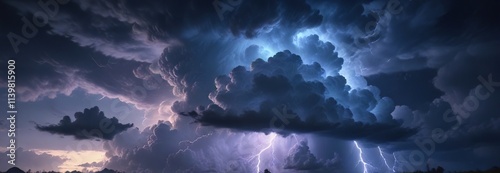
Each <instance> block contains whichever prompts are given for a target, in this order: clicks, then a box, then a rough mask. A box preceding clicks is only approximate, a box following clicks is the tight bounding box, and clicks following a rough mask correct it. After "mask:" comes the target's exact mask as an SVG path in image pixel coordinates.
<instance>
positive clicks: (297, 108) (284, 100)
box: [183, 51, 416, 143]
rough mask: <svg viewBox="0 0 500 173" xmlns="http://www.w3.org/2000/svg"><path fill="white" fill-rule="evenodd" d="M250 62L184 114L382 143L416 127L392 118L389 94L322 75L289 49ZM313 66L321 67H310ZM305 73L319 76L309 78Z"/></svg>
mask: <svg viewBox="0 0 500 173" xmlns="http://www.w3.org/2000/svg"><path fill="white" fill-rule="evenodd" d="M315 66H317V67H318V68H313V67H315ZM251 68H252V69H251V70H250V71H247V70H246V69H245V68H244V67H241V66H239V67H236V68H234V69H233V71H231V73H230V74H229V76H219V77H218V78H216V80H215V85H216V88H217V89H216V90H215V91H213V92H212V93H211V94H210V96H209V97H210V99H211V100H212V101H213V103H214V104H212V105H209V106H208V108H207V109H204V108H203V107H199V108H198V111H193V112H189V113H183V115H185V116H189V117H193V118H194V119H195V122H197V123H200V124H201V125H204V126H215V127H223V128H230V129H237V130H243V131H257V132H265V133H269V132H277V133H281V134H284V135H288V134H290V133H316V134H322V135H328V136H332V137H337V138H343V139H365V140H368V141H371V142H377V143H379V142H387V141H395V140H403V139H405V138H407V137H409V136H411V135H412V134H414V133H415V132H416V130H415V129H407V128H402V127H400V125H401V123H399V122H398V121H396V120H394V119H392V117H391V115H390V113H391V112H392V110H394V105H393V103H392V101H390V99H388V98H380V97H379V96H378V93H375V92H374V91H375V90H373V91H371V90H366V89H362V90H357V89H356V90H353V91H351V92H349V89H348V88H349V86H348V85H346V83H345V79H344V80H343V81H342V80H341V79H342V78H343V77H342V76H334V77H332V76H328V77H327V78H323V77H322V75H323V73H322V72H324V70H323V69H322V68H321V66H320V65H319V64H313V65H307V64H303V62H302V60H301V58H300V56H298V55H295V54H292V53H291V52H289V51H284V52H279V53H277V54H276V55H275V56H273V57H270V58H269V60H268V61H264V60H262V59H257V60H255V61H254V62H253V63H252V66H251ZM311 69H315V70H317V71H318V72H319V73H310V71H311ZM302 73H306V74H315V75H317V76H312V77H311V80H305V79H304V78H303V77H302ZM320 79H321V80H320ZM335 92H336V93H335ZM283 106H285V107H283ZM276 111H278V114H281V116H280V115H276V114H277V113H276ZM353 114H357V115H354V116H353ZM277 117H279V118H280V119H281V121H278V123H277V122H276V120H277ZM273 118H274V120H273ZM285 118H286V123H284V122H285V120H283V119H285ZM355 120H356V121H358V122H355ZM281 125H284V126H283V127H284V129H281Z"/></svg>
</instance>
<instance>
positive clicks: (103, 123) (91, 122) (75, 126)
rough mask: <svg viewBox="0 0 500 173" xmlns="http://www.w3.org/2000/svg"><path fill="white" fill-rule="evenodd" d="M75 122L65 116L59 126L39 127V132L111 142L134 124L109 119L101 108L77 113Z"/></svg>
mask: <svg viewBox="0 0 500 173" xmlns="http://www.w3.org/2000/svg"><path fill="white" fill-rule="evenodd" d="M74 117H75V121H71V118H70V117H69V116H64V117H63V119H62V120H60V121H59V123H58V124H57V125H47V126H43V125H38V124H37V126H36V128H37V130H40V131H45V132H49V133H52V134H60V135H67V136H73V137H75V139H79V140H81V139H104V140H111V139H113V137H114V136H115V135H116V134H118V133H121V132H122V131H125V130H127V129H128V128H131V127H132V126H133V124H121V123H119V122H118V119H116V118H115V117H113V118H107V117H105V116H104V113H103V112H101V111H100V110H99V107H97V106H96V107H93V108H90V109H85V110H84V111H83V112H76V113H75V115H74Z"/></svg>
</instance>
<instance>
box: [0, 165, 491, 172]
mask: <svg viewBox="0 0 500 173" xmlns="http://www.w3.org/2000/svg"><path fill="white" fill-rule="evenodd" d="M445 172H449V173H500V168H499V167H493V168H490V169H488V170H484V171H480V170H471V171H461V172H458V171H446V170H445V169H444V168H443V167H440V166H438V167H437V168H428V170H426V171H415V172H405V173H445ZM0 173H63V172H57V171H35V172H33V171H31V170H28V171H23V170H21V169H19V168H17V167H12V168H10V169H9V170H7V172H0ZM64 173H83V172H81V171H71V172H70V171H66V172H64ZM93 173H124V172H119V171H115V170H112V169H107V168H104V169H103V170H101V171H97V172H93ZM264 173H272V172H271V171H269V170H267V169H266V170H264Z"/></svg>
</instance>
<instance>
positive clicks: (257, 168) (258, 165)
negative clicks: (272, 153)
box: [253, 133, 277, 173]
mask: <svg viewBox="0 0 500 173" xmlns="http://www.w3.org/2000/svg"><path fill="white" fill-rule="evenodd" d="M270 135H271V139H270V141H269V144H268V145H267V146H266V147H265V148H263V149H262V150H260V151H259V153H257V154H256V155H255V156H254V157H256V158H257V166H256V170H257V173H260V162H261V160H260V156H261V155H262V153H264V151H266V150H268V149H269V148H271V147H272V146H273V144H274V139H276V136H277V135H276V134H274V133H271V134H270ZM254 157H253V158H254Z"/></svg>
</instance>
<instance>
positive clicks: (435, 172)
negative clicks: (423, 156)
mask: <svg viewBox="0 0 500 173" xmlns="http://www.w3.org/2000/svg"><path fill="white" fill-rule="evenodd" d="M444 172H445V170H444V168H443V167H441V166H438V167H437V168H432V169H430V168H429V167H427V171H415V172H406V173H444ZM448 172H450V173H500V168H499V167H496V166H495V167H493V168H490V169H488V170H484V171H480V170H475V171H448Z"/></svg>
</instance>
